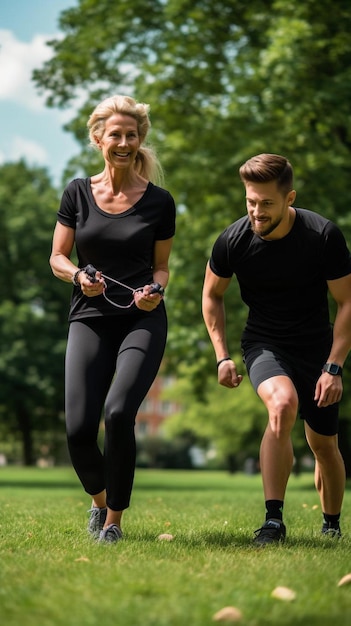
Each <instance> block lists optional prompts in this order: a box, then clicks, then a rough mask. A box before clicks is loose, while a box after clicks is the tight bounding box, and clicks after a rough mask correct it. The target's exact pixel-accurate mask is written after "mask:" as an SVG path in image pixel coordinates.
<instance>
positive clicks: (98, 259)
mask: <svg viewBox="0 0 351 626" xmlns="http://www.w3.org/2000/svg"><path fill="white" fill-rule="evenodd" d="M175 213H176V211H175V203H174V200H173V198H172V196H171V195H170V193H169V192H168V191H166V190H165V189H162V188H161V187H157V186H156V185H153V184H152V183H150V182H149V183H148V186H147V188H146V191H145V193H144V194H143V196H142V197H141V198H140V199H139V200H138V202H136V203H135V204H134V205H133V206H132V207H131V208H130V209H128V210H127V211H124V212H123V213H119V214H112V213H107V212H106V211H103V210H101V209H100V208H99V207H98V206H97V204H96V203H95V200H94V196H93V194H92V191H91V185H90V178H77V179H75V180H73V181H72V182H71V183H69V185H68V186H67V187H66V189H65V190H64V192H63V195H62V199H61V205H60V209H59V211H58V213H57V219H58V221H59V222H60V224H63V225H65V226H69V227H70V228H73V229H75V231H76V232H75V246H76V252H77V257H78V265H79V267H85V266H86V265H88V264H92V265H93V266H94V267H95V268H96V269H97V270H99V271H101V272H103V274H106V275H107V276H110V277H111V278H114V279H117V280H118V281H120V282H122V283H124V284H126V285H128V286H129V287H131V288H133V289H136V288H137V287H143V286H144V285H146V284H150V283H152V282H153V271H152V264H153V253H154V245H155V242H156V241H158V240H165V239H169V238H171V237H173V235H174V232H175ZM107 295H108V297H109V299H111V300H112V301H114V302H117V303H118V304H120V305H126V304H128V303H129V302H130V301H131V300H132V293H131V291H128V290H127V289H125V288H123V287H121V286H119V285H116V284H115V283H112V282H109V283H108V292H107ZM132 308H134V309H135V307H134V306H133V307H132ZM130 311H131V309H120V308H116V307H114V306H113V305H112V304H109V303H108V302H107V301H106V300H105V298H104V297H103V296H102V295H101V296H97V297H96V298H87V297H86V296H84V294H83V293H82V291H81V289H80V288H79V287H75V288H74V290H73V294H72V300H71V308H70V313H69V320H70V321H72V320H75V319H80V318H83V317H96V316H101V315H116V314H117V315H118V314H125V313H130Z"/></svg>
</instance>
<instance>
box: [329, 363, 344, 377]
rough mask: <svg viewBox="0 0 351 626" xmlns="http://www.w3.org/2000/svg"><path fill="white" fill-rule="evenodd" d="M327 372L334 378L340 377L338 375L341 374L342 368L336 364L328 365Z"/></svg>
mask: <svg viewBox="0 0 351 626" xmlns="http://www.w3.org/2000/svg"><path fill="white" fill-rule="evenodd" d="M325 371H326V372H328V373H329V374H332V375H333V376H338V374H340V371H341V367H340V365H337V364H336V363H328V364H327V366H326V368H325Z"/></svg>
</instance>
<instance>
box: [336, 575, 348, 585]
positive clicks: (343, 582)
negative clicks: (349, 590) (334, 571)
mask: <svg viewBox="0 0 351 626" xmlns="http://www.w3.org/2000/svg"><path fill="white" fill-rule="evenodd" d="M350 583H351V574H346V575H345V576H343V577H342V578H340V580H339V582H338V587H342V586H343V585H349V584H350Z"/></svg>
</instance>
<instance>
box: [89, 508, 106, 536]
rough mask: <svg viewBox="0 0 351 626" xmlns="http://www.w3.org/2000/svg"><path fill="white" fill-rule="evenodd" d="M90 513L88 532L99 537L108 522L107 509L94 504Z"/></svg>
mask: <svg viewBox="0 0 351 626" xmlns="http://www.w3.org/2000/svg"><path fill="white" fill-rule="evenodd" d="M88 513H90V518H89V522H88V532H89V533H90V534H91V535H92V536H93V537H95V538H96V539H97V538H98V537H99V535H100V532H101V531H102V529H103V527H104V523H105V522H106V515H107V509H106V508H105V509H99V508H98V507H96V506H94V507H93V508H92V509H89V511H88Z"/></svg>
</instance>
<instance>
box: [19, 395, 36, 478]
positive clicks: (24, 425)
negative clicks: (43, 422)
mask: <svg viewBox="0 0 351 626" xmlns="http://www.w3.org/2000/svg"><path fill="white" fill-rule="evenodd" d="M17 419H18V426H19V430H20V432H21V435H22V455H23V464H24V465H26V466H29V465H34V455H33V437H32V424H31V418H30V414H29V412H28V411H27V409H26V407H24V406H23V405H22V406H17Z"/></svg>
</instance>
